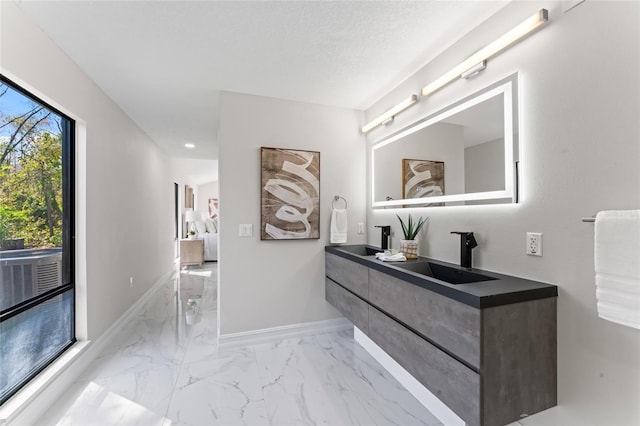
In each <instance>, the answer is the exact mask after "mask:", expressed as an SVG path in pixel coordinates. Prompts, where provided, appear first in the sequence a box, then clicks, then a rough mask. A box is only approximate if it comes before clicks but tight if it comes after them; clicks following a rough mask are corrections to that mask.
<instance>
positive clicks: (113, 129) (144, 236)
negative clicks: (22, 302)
mask: <svg viewBox="0 0 640 426" xmlns="http://www.w3.org/2000/svg"><path fill="white" fill-rule="evenodd" d="M0 14H1V25H0V28H1V33H0V35H1V47H0V48H1V50H0V51H1V52H2V55H1V57H0V60H1V63H0V67H1V70H2V73H3V74H5V75H6V76H7V77H9V78H10V79H13V80H14V81H15V82H16V83H19V84H21V85H23V87H25V88H26V89H27V90H30V91H31V92H32V93H34V94H35V95H37V96H39V97H41V98H42V99H43V100H45V101H48V102H49V103H51V104H52V105H53V106H56V107H58V108H59V109H60V110H61V111H63V112H65V113H67V114H68V115H70V116H71V117H72V118H74V119H76V120H77V122H78V125H79V130H80V131H79V135H78V142H77V150H78V153H77V159H76V162H77V172H78V175H77V181H78V182H77V187H76V195H77V201H76V203H77V212H78V213H77V230H76V240H77V242H76V244H77V247H78V253H77V260H76V267H77V276H76V284H77V286H78V290H77V295H78V297H77V305H78V307H77V311H78V313H79V318H78V335H79V337H81V338H89V339H95V338H97V337H98V336H100V334H102V333H103V332H104V331H105V330H106V329H107V328H108V327H109V326H111V325H112V324H113V323H114V322H115V321H116V320H117V319H118V318H119V317H120V316H121V315H122V314H123V313H124V312H126V311H127V309H128V308H129V307H130V306H132V305H133V303H135V301H136V300H138V299H139V298H140V297H141V296H142V294H144V293H145V292H146V291H147V290H148V289H149V288H150V287H151V286H152V284H153V283H154V282H155V281H156V280H157V279H158V278H159V277H160V276H161V275H162V274H163V273H164V272H167V271H169V270H170V269H171V267H172V245H171V243H172V239H173V224H172V220H173V182H172V181H171V179H170V178H169V177H168V176H170V173H169V162H168V159H167V157H166V156H165V155H164V154H163V153H162V152H161V151H160V150H159V149H158V148H157V146H156V145H155V144H154V143H153V142H152V141H151V140H150V139H149V138H148V137H147V136H146V135H145V133H144V132H142V131H141V130H140V129H139V128H138V127H137V126H136V125H135V124H134V123H133V122H132V121H131V120H130V119H129V118H128V117H127V116H126V115H125V114H124V113H123V112H122V111H121V110H120V109H119V108H118V107H117V106H116V105H115V104H114V103H113V102H112V101H111V100H110V99H109V98H108V97H107V96H106V95H105V94H104V93H103V92H102V91H101V90H100V89H99V88H98V87H97V86H96V85H95V84H94V83H93V82H92V81H91V80H89V78H88V77H87V76H86V75H85V74H84V73H83V72H82V71H81V70H80V69H79V68H78V66H77V65H75V64H74V63H73V62H72V61H71V60H70V59H69V58H68V57H67V56H66V55H65V54H64V53H63V52H62V51H61V50H60V49H59V48H58V47H57V46H56V45H54V44H53V43H52V42H51V40H50V39H49V38H48V37H47V36H46V35H45V34H43V33H42V32H41V31H40V30H39V29H38V28H37V27H36V26H35V25H34V24H33V22H32V21H31V20H30V19H29V18H27V17H26V16H25V15H23V14H22V12H21V11H20V10H19V8H18V7H17V6H16V5H15V4H14V3H12V2H0ZM129 277H133V278H134V286H133V287H132V288H130V287H129Z"/></svg>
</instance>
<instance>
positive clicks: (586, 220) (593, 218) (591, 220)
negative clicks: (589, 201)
mask: <svg viewBox="0 0 640 426" xmlns="http://www.w3.org/2000/svg"><path fill="white" fill-rule="evenodd" d="M582 221H583V222H595V221H596V218H595V217H583V218H582Z"/></svg>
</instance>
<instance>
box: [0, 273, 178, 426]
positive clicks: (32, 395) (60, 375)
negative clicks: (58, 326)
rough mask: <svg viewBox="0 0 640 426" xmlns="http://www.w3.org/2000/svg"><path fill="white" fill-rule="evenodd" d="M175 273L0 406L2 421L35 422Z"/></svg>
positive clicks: (164, 275)
mask: <svg viewBox="0 0 640 426" xmlns="http://www.w3.org/2000/svg"><path fill="white" fill-rule="evenodd" d="M173 273H174V270H171V271H170V272H167V273H165V274H163V275H162V276H161V277H160V278H159V279H158V280H157V281H156V282H155V283H154V284H153V286H151V288H150V289H149V290H147V291H146V292H145V293H144V294H143V295H142V296H141V297H140V299H138V300H137V301H136V302H135V303H134V304H133V305H132V306H131V307H130V308H129V309H128V310H127V311H126V312H125V313H124V314H123V315H122V316H121V317H120V318H118V320H116V322H114V323H113V324H112V325H111V327H109V328H108V329H107V331H105V332H104V333H103V334H102V335H101V336H99V337H98V338H97V339H95V340H92V341H91V340H84V341H78V342H76V344H74V345H73V346H72V347H71V348H69V349H68V350H67V351H66V352H65V353H64V354H63V355H62V356H60V358H58V359H57V360H56V361H54V362H53V363H52V364H51V365H50V366H48V367H47V368H46V369H44V371H42V373H40V374H39V375H38V376H37V377H35V378H34V379H33V380H31V382H29V384H27V385H26V386H25V387H23V388H22V389H21V390H20V391H19V392H18V393H16V394H15V395H14V396H12V397H11V398H10V399H9V400H8V401H7V402H5V403H4V404H3V405H2V407H0V425H33V424H36V422H37V421H38V420H39V419H40V418H41V417H42V416H43V415H44V414H45V413H46V412H47V410H48V409H49V407H51V406H52V405H53V404H54V403H55V402H56V400H57V399H58V398H59V397H60V395H62V394H63V393H64V392H65V391H66V390H67V389H68V388H69V387H70V386H71V385H72V384H73V382H74V381H75V380H76V379H77V378H78V377H79V376H80V374H82V373H83V372H84V371H85V370H86V369H87V368H88V367H89V365H90V364H91V362H92V361H93V360H94V359H96V357H97V356H98V355H99V354H100V353H101V352H102V351H103V350H104V349H105V348H106V347H107V345H109V344H110V343H111V341H112V340H113V338H114V337H115V336H116V334H117V333H118V332H119V331H120V330H121V329H122V327H123V326H124V325H125V324H126V323H127V322H129V321H130V320H131V319H132V318H133V317H134V316H135V315H136V314H137V313H138V312H139V311H140V310H141V308H142V307H143V306H144V304H145V303H146V302H147V301H149V299H151V297H152V296H153V295H154V294H155V292H156V291H158V289H159V288H160V287H161V285H162V284H163V283H164V282H165V281H166V280H167V279H168V278H169V277H170V276H171V274H173Z"/></svg>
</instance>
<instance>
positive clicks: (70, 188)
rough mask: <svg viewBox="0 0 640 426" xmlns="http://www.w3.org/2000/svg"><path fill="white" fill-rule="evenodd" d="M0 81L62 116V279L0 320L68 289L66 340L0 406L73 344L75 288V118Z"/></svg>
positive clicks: (4, 80)
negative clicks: (68, 311)
mask: <svg viewBox="0 0 640 426" xmlns="http://www.w3.org/2000/svg"><path fill="white" fill-rule="evenodd" d="M0 81H2V83H3V84H5V85H7V86H9V87H11V89H13V90H15V91H16V92H19V93H20V94H22V95H23V96H25V97H26V98H29V99H30V100H31V101H33V102H36V103H38V104H40V105H42V106H43V107H45V108H47V109H49V110H51V111H52V112H54V113H55V114H56V115H58V116H60V117H61V118H63V120H61V126H62V271H61V273H62V274H61V275H62V283H61V285H60V286H59V287H56V288H54V289H51V290H49V291H47V292H45V293H43V294H40V295H38V296H36V297H34V298H32V299H29V300H26V301H24V302H21V303H19V304H17V305H15V306H12V307H10V308H7V309H5V310H3V311H0V323H2V322H4V321H6V320H8V319H10V318H12V317H14V316H16V315H19V314H21V313H23V312H25V311H27V310H29V309H31V308H33V307H35V306H37V305H40V304H42V303H43V302H45V301H47V300H51V299H53V298H54V297H57V296H59V295H61V294H63V293H66V292H68V291H71V304H72V306H71V334H72V337H71V339H70V341H69V343H68V344H66V345H65V346H63V347H62V348H61V349H59V350H58V351H57V352H55V354H54V355H53V356H52V357H50V358H49V359H47V360H46V361H45V362H43V363H41V365H38V366H37V367H36V368H34V369H33V370H32V372H31V373H30V374H29V375H28V376H25V377H24V378H23V379H22V380H20V381H19V382H18V383H16V384H15V385H14V386H13V388H12V389H11V390H10V391H9V392H7V394H6V395H4V396H3V397H1V398H0V406H1V405H2V404H4V403H5V402H6V401H7V400H9V399H10V398H11V397H12V396H13V395H15V394H16V393H17V392H19V391H20V390H21V389H22V388H23V387H24V386H25V385H26V384H27V383H28V382H29V381H31V380H32V379H33V378H34V377H36V376H37V375H38V374H40V373H41V372H42V370H44V369H45V368H47V367H48V366H49V365H51V364H52V363H53V362H55V361H56V360H57V359H58V358H59V357H60V355H62V354H63V353H64V352H65V351H66V350H67V349H69V348H70V347H71V346H73V345H74V344H75V343H76V342H77V339H76V306H75V305H76V291H75V160H76V157H75V142H76V122H75V120H74V119H73V118H71V117H69V116H68V115H67V114H65V113H63V112H62V111H60V110H59V109H57V108H55V107H53V106H51V105H50V104H49V103H47V102H45V101H43V100H42V99H40V98H39V97H38V96H35V95H34V94H32V93H30V92H29V91H27V90H26V89H24V88H23V87H21V86H20V85H19V84H17V83H15V82H13V81H12V80H10V79H9V78H7V77H6V76H5V75H3V74H0Z"/></svg>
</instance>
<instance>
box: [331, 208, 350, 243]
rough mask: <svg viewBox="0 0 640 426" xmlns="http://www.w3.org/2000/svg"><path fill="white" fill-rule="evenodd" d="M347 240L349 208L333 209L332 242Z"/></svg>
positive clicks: (344, 241)
mask: <svg viewBox="0 0 640 426" xmlns="http://www.w3.org/2000/svg"><path fill="white" fill-rule="evenodd" d="M346 242H347V210H346V209H333V210H332V211H331V244H344V243H346Z"/></svg>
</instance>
